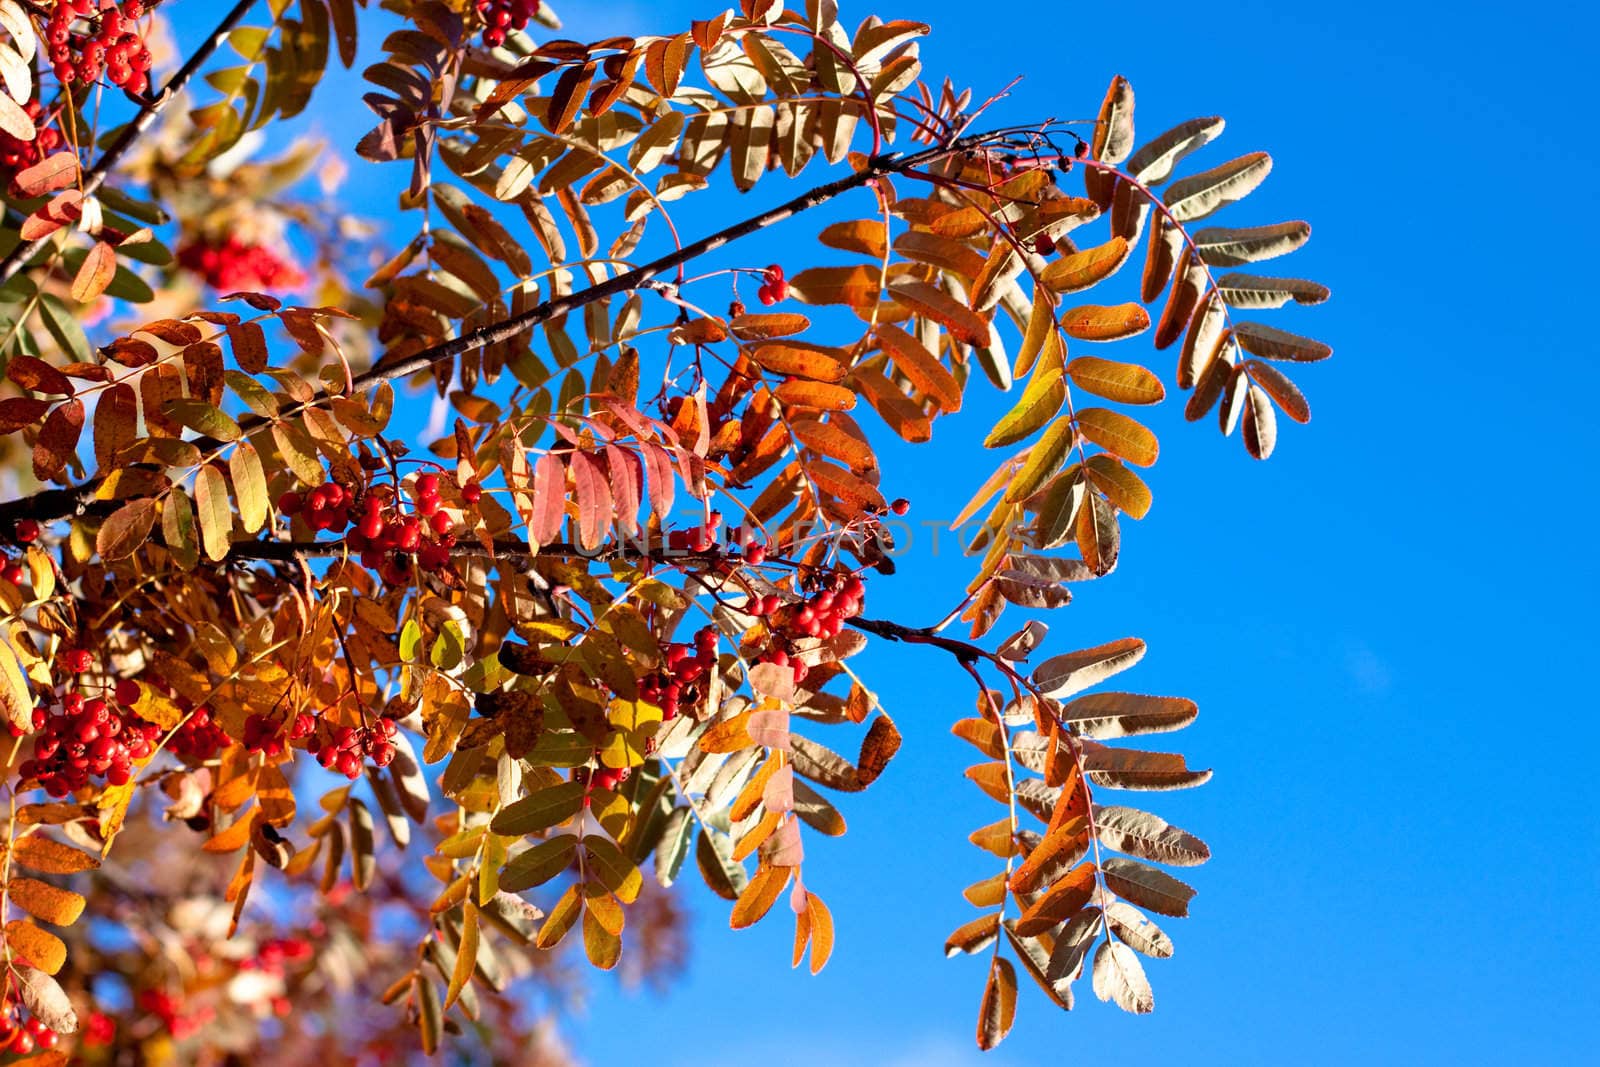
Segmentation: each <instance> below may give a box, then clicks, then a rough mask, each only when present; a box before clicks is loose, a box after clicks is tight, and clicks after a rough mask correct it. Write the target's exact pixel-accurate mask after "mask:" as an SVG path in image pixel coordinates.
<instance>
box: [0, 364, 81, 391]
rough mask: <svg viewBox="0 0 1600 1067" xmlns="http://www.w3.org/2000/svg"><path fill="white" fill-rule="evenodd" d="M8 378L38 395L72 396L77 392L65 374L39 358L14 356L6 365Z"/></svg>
mask: <svg viewBox="0 0 1600 1067" xmlns="http://www.w3.org/2000/svg"><path fill="white" fill-rule="evenodd" d="M6 377H7V378H10V379H11V380H12V381H14V382H16V383H17V384H18V385H20V386H22V387H23V388H24V389H31V390H33V391H34V392H36V393H55V394H57V395H58V396H71V395H72V394H73V393H74V392H75V391H76V390H75V389H74V387H73V385H72V381H71V380H70V379H69V378H68V377H67V376H66V375H65V374H62V373H61V372H60V371H59V370H57V369H56V368H54V367H52V366H51V365H50V364H48V363H46V362H45V361H44V360H42V359H40V358H39V357H38V356H13V357H12V358H11V362H9V363H7V364H6Z"/></svg>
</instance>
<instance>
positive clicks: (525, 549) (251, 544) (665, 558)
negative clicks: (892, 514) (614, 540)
mask: <svg viewBox="0 0 1600 1067" xmlns="http://www.w3.org/2000/svg"><path fill="white" fill-rule="evenodd" d="M450 554H451V556H453V557H457V558H460V557H478V558H488V555H489V553H488V552H487V551H486V550H485V549H484V547H483V546H482V545H481V544H479V543H478V542H476V541H470V540H464V541H460V542H458V543H457V544H456V545H455V547H454V548H452V549H451V552H450ZM356 555H358V554H357V553H354V552H351V551H350V549H349V547H348V546H347V545H346V544H345V543H344V542H343V541H241V542H239V543H237V544H235V545H234V546H233V547H232V548H231V549H230V550H229V552H228V558H229V559H230V560H240V561H243V560H263V561H276V562H284V563H287V562H291V561H293V560H297V559H337V558H339V557H342V556H351V557H355V556H356ZM494 555H495V556H496V557H498V558H506V559H519V560H530V561H531V560H533V559H535V558H537V557H538V556H567V557H573V556H576V557H579V558H582V559H589V560H612V559H638V560H649V561H650V562H652V563H657V564H663V565H666V566H673V565H680V566H681V565H682V564H684V563H715V562H719V561H724V560H727V559H728V557H727V556H726V555H725V554H724V551H723V550H722V549H715V548H714V549H710V550H708V551H705V552H690V551H687V550H683V549H671V548H662V549H660V550H643V549H641V548H640V547H639V546H629V545H625V544H617V545H608V546H605V547H602V548H599V549H592V550H591V549H585V548H583V547H581V546H579V545H575V544H571V543H568V542H556V543H553V544H548V545H542V546H540V548H539V551H537V552H534V551H532V550H531V549H530V548H529V546H528V543H527V542H526V541H522V540H517V539H513V538H498V539H496V540H495V542H494ZM767 562H768V563H777V564H787V565H793V566H799V565H800V564H799V561H797V560H790V559H784V558H782V557H774V556H769V557H767ZM845 621H846V622H847V624H848V625H850V626H853V627H855V628H856V629H858V630H860V631H862V632H863V633H870V634H875V635H877V636H878V637H882V638H886V639H887V640H890V641H901V642H904V643H906V644H915V645H931V646H932V647H934V648H939V649H943V650H944V651H946V652H948V653H950V654H951V655H953V656H955V657H956V659H957V660H959V661H960V662H961V663H962V664H963V665H966V666H970V665H972V664H975V663H976V662H977V661H979V660H987V661H990V662H998V660H997V658H996V656H995V654H994V653H992V652H990V651H988V650H987V649H985V648H983V647H982V646H980V645H975V644H972V643H971V642H967V641H961V640H957V639H956V638H953V637H945V636H944V635H942V634H940V633H938V632H937V631H936V630H934V629H933V628H932V627H929V626H905V625H902V624H901V623H898V622H891V621H889V620H887V619H869V618H865V617H862V616H857V617H855V618H852V619H847V620H845Z"/></svg>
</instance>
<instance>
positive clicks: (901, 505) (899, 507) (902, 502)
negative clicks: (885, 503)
mask: <svg viewBox="0 0 1600 1067" xmlns="http://www.w3.org/2000/svg"><path fill="white" fill-rule="evenodd" d="M889 510H890V511H892V512H894V513H895V514H896V515H904V514H905V513H906V512H908V511H910V510H911V501H909V500H907V499H906V498H905V497H900V498H899V499H898V500H896V501H894V503H892V504H890V505H889Z"/></svg>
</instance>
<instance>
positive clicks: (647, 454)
mask: <svg viewBox="0 0 1600 1067" xmlns="http://www.w3.org/2000/svg"><path fill="white" fill-rule="evenodd" d="M639 454H640V455H641V456H643V457H644V469H645V472H646V473H647V474H648V475H649V476H650V510H652V511H654V512H655V513H656V516H657V517H658V518H660V519H661V521H662V522H663V523H665V522H666V521H667V518H668V516H670V515H671V514H672V495H673V493H674V492H675V491H676V488H677V487H676V486H675V484H674V483H673V476H672V457H671V456H669V455H668V454H667V450H666V449H664V448H662V447H661V446H660V445H658V444H656V443H655V442H654V441H641V442H640V443H639Z"/></svg>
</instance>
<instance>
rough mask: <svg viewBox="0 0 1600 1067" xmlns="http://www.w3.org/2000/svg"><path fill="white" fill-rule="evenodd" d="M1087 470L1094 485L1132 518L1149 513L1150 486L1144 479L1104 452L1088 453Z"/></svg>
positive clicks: (1085, 466)
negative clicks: (1090, 454) (1089, 454)
mask: <svg viewBox="0 0 1600 1067" xmlns="http://www.w3.org/2000/svg"><path fill="white" fill-rule="evenodd" d="M1084 473H1086V474H1087V475H1088V476H1089V481H1091V482H1093V483H1094V487H1095V488H1096V489H1098V490H1100V491H1101V492H1102V493H1104V494H1105V495H1106V497H1107V499H1109V500H1110V501H1111V502H1112V503H1113V504H1115V505H1116V506H1117V507H1118V508H1120V509H1121V510H1122V511H1123V512H1124V513H1125V514H1126V515H1127V516H1128V517H1129V518H1132V519H1142V518H1144V517H1145V516H1146V515H1147V514H1149V513H1150V503H1151V499H1152V498H1151V494H1150V487H1149V486H1148V485H1146V484H1145V483H1144V479H1142V478H1140V477H1139V476H1138V475H1137V474H1135V473H1133V472H1132V471H1131V470H1129V469H1128V468H1127V467H1125V466H1123V465H1122V461H1121V460H1119V459H1117V458H1116V457H1114V456H1110V455H1107V454H1106V453H1104V452H1100V453H1096V454H1095V455H1092V456H1090V457H1089V461H1088V462H1087V463H1085V464H1084Z"/></svg>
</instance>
